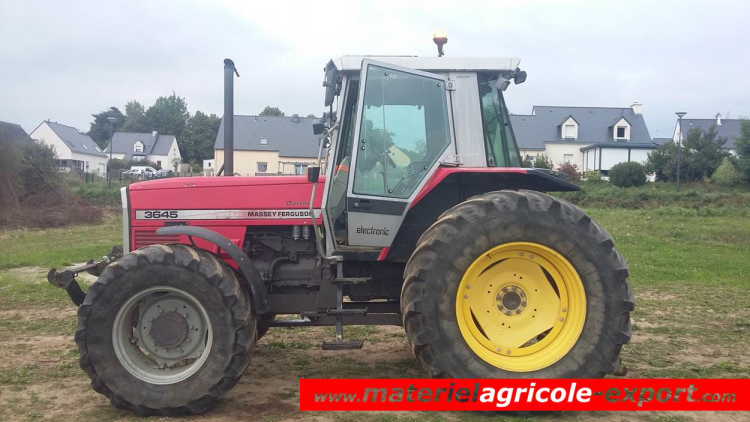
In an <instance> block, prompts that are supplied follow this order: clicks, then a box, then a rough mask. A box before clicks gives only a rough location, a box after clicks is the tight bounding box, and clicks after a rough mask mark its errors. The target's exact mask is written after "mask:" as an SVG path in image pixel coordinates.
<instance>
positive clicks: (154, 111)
mask: <svg viewBox="0 0 750 422" xmlns="http://www.w3.org/2000/svg"><path fill="white" fill-rule="evenodd" d="M188 117H190V115H189V114H188V111H187V102H186V101H185V99H184V98H182V97H178V96H177V95H176V94H174V93H172V95H170V96H169V97H159V98H157V99H156V102H155V103H154V105H152V106H151V107H149V108H148V110H146V115H145V120H146V124H147V125H148V128H149V129H150V130H155V131H158V132H159V133H162V134H165V135H174V136H176V137H177V139H180V138H181V137H182V131H183V130H185V125H186V124H187V120H188Z"/></svg>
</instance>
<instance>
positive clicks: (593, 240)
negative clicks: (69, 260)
mask: <svg viewBox="0 0 750 422" xmlns="http://www.w3.org/2000/svg"><path fill="white" fill-rule="evenodd" d="M405 275H406V277H405V282H404V287H403V290H402V296H401V304H402V315H403V318H404V327H405V329H406V333H407V337H408V339H409V342H410V343H411V345H412V349H413V351H414V353H415V354H416V356H417V358H418V359H419V360H420V361H421V362H422V364H423V365H424V366H425V367H426V368H427V369H428V370H429V371H430V373H431V374H432V375H433V376H447V377H456V378H491V377H498V378H520V377H530V378H581V377H601V376H603V375H605V374H607V373H612V372H614V371H615V370H616V369H617V366H618V362H619V353H620V349H621V347H622V345H623V344H625V343H627V341H628V340H629V338H630V315H629V313H630V311H632V309H633V300H632V297H631V295H630V290H629V287H628V283H627V276H628V269H627V265H626V264H625V261H624V259H623V258H622V256H621V255H620V254H619V253H618V252H617V250H616V249H615V248H614V243H613V241H612V238H611V236H610V235H609V234H608V233H607V232H606V231H605V230H604V229H602V228H601V227H600V226H599V225H597V224H596V223H595V222H594V221H593V220H591V218H589V217H588V216H587V215H586V214H585V213H583V211H581V210H580V209H578V208H576V207H575V206H573V205H571V204H568V203H566V202H564V201H561V200H558V199H555V198H553V197H551V196H548V195H545V194H541V193H538V192H532V191H518V192H516V191H499V192H491V193H487V194H483V195H479V196H477V197H473V198H471V199H469V200H467V201H466V202H463V203H461V204H459V205H456V206H455V207H453V208H451V209H449V210H448V211H446V212H445V213H444V214H443V215H442V216H441V217H440V218H439V219H438V220H437V221H436V222H435V223H434V224H433V225H432V226H431V227H430V228H429V229H427V230H426V231H425V233H424V234H423V235H422V237H421V238H420V240H419V242H418V244H417V248H416V249H415V251H414V253H413V255H412V256H411V258H410V259H409V262H408V263H407V265H406V270H405Z"/></svg>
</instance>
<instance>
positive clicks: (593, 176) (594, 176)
mask: <svg viewBox="0 0 750 422" xmlns="http://www.w3.org/2000/svg"><path fill="white" fill-rule="evenodd" d="M583 179H584V180H585V181H586V182H588V183H604V179H602V174H601V173H599V172H598V171H596V170H594V171H587V172H586V174H584V175H583Z"/></svg>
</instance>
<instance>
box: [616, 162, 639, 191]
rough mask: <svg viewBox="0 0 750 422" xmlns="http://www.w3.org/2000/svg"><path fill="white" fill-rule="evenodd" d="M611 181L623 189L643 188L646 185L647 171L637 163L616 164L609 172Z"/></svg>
mask: <svg viewBox="0 0 750 422" xmlns="http://www.w3.org/2000/svg"><path fill="white" fill-rule="evenodd" d="M609 181H610V183H612V184H613V185H615V186H619V187H621V188H627V187H630V186H642V185H645V184H646V169H645V168H644V167H643V165H641V163H637V162H635V161H631V162H628V163H620V164H615V165H614V166H613V167H612V168H611V169H610V170H609Z"/></svg>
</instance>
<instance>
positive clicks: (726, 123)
mask: <svg viewBox="0 0 750 422" xmlns="http://www.w3.org/2000/svg"><path fill="white" fill-rule="evenodd" d="M743 120H744V119H725V118H723V117H722V116H721V113H717V114H716V117H714V118H713V119H685V118H683V119H682V127H680V125H679V124H675V128H674V133H673V135H672V141H673V142H675V143H677V142H679V140H680V136H682V139H683V140H684V139H685V138H686V137H687V136H688V133H689V132H690V131H691V130H693V129H698V130H700V131H702V132H704V133H705V132H708V131H709V130H711V128H714V129H716V136H717V137H718V138H723V139H726V142H725V143H724V145H722V148H723V149H725V150H727V151H729V152H730V153H732V154H737V146H736V145H735V142H736V141H737V138H739V137H740V136H741V135H742V122H743Z"/></svg>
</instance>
